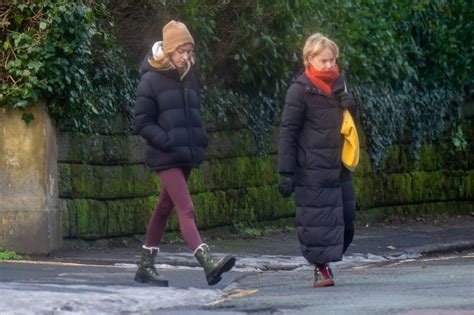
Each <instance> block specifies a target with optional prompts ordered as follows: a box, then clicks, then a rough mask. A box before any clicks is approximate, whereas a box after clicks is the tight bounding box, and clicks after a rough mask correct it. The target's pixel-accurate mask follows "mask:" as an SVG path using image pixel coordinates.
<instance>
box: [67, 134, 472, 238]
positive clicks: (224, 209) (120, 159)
mask: <svg viewBox="0 0 474 315" xmlns="http://www.w3.org/2000/svg"><path fill="white" fill-rule="evenodd" d="M277 134H278V130H277V128H275V130H274V135H273V137H272V138H271V139H268V147H269V152H270V153H269V154H267V155H258V154H257V152H256V145H255V139H254V138H253V136H252V134H251V133H250V131H248V130H244V129H235V130H218V131H215V132H211V133H210V135H209V138H210V147H209V155H208V159H207V160H206V161H205V162H204V163H203V164H202V165H201V167H200V168H199V169H194V170H193V172H192V175H191V177H190V179H189V189H190V192H191V194H192V198H193V201H194V205H195V207H196V213H195V217H196V222H197V225H198V227H199V228H201V229H206V228H211V227H217V226H224V225H235V224H244V225H245V224H252V225H254V224H256V223H259V222H265V221H272V220H277V219H280V218H288V217H293V216H294V207H295V205H294V198H282V197H281V196H280V194H279V193H278V189H277V183H278V174H277V168H276V164H277V155H276V151H275V150H276V146H275V143H276V139H277ZM473 135H474V133H473ZM62 139H63V142H66V143H69V144H68V145H69V146H68V147H67V148H66V149H63V154H62V155H61V156H62V159H63V160H62V162H61V163H60V164H59V166H60V185H59V187H60V196H61V197H62V198H66V199H63V201H62V206H61V208H62V209H63V211H64V219H63V222H64V231H65V233H64V235H65V236H66V237H80V238H101V237H112V236H120V235H131V234H143V233H144V232H145V229H146V224H147V221H148V219H149V216H150V214H151V212H152V211H153V209H154V207H155V202H156V196H157V195H158V193H159V191H160V190H161V183H160V180H159V177H158V176H156V175H155V174H154V173H152V172H151V171H150V170H149V169H148V168H147V167H146V166H145V165H143V164H141V161H142V160H143V152H144V148H143V146H144V143H143V142H142V141H141V140H140V139H138V138H137V137H136V136H128V135H123V136H119V135H115V134H106V135H99V136H97V135H95V136H92V138H77V137H76V136H74V137H72V138H71V135H67V136H65V137H63V138H62ZM64 139H66V140H64ZM362 143H363V149H362V151H361V159H360V164H359V167H358V168H357V170H356V171H355V173H354V184H355V188H356V203H357V208H358V217H359V218H363V219H364V220H367V221H374V220H377V219H380V218H384V217H386V216H388V215H407V214H415V215H416V214H426V213H456V214H457V213H466V212H470V211H472V204H473V200H474V170H473V169H472V168H469V167H468V166H469V165H472V163H471V162H468V161H466V159H468V155H467V154H468V152H471V151H473V149H472V147H471V149H470V150H468V151H462V152H458V154H457V155H455V157H453V156H452V154H451V155H448V154H447V153H446V154H445V153H444V151H443V149H442V148H441V147H439V146H427V147H425V148H423V149H422V150H421V156H420V158H419V159H418V160H414V159H413V158H411V156H410V153H409V150H408V147H407V146H404V145H394V146H392V147H391V148H390V150H389V154H388V156H387V158H386V159H385V160H384V161H383V162H382V164H381V168H380V169H378V170H375V169H374V168H373V167H372V164H371V161H370V159H369V157H368V154H367V152H366V150H365V149H364V143H365V142H363V141H362ZM472 143H474V141H472ZM121 150H122V151H127V150H128V151H134V153H133V154H131V153H127V154H124V153H123V152H121ZM440 152H443V154H441V153H440ZM79 160H81V161H82V162H81V163H77V162H78V161H79ZM168 229H170V230H178V229H179V225H178V220H177V217H176V214H174V215H173V216H172V217H171V218H170V221H169V222H168Z"/></svg>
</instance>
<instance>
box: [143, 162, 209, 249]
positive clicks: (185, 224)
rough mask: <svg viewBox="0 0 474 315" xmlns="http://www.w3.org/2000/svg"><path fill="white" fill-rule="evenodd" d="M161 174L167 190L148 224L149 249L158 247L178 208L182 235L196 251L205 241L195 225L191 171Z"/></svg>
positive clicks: (169, 170) (168, 171)
mask: <svg viewBox="0 0 474 315" xmlns="http://www.w3.org/2000/svg"><path fill="white" fill-rule="evenodd" d="M158 174H159V175H160V178H161V183H162V185H163V188H162V189H161V193H160V197H159V198H158V202H157V203H156V208H155V212H154V213H153V215H152V216H151V219H150V221H149V222H148V227H147V231H146V237H145V246H147V247H158V245H159V244H160V241H161V238H162V236H163V233H164V232H165V228H166V222H167V221H168V218H169V216H170V215H171V212H172V211H173V207H176V211H177V213H178V221H179V228H180V230H181V235H182V237H183V239H184V241H185V242H186V244H187V245H188V246H189V248H190V249H191V250H192V251H194V250H195V249H196V248H197V247H198V246H199V245H201V244H202V240H201V236H200V235H199V231H198V230H197V227H196V223H195V222H194V204H193V201H192V200H191V195H190V194H189V189H188V184H187V180H188V178H189V175H190V174H191V168H170V169H167V170H163V171H160V172H158Z"/></svg>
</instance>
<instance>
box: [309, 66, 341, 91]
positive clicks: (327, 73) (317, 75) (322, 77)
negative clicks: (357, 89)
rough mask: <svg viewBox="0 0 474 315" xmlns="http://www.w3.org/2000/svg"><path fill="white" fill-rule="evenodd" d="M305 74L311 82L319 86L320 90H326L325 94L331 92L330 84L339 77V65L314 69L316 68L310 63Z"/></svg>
mask: <svg viewBox="0 0 474 315" xmlns="http://www.w3.org/2000/svg"><path fill="white" fill-rule="evenodd" d="M305 73H306V75H307V76H308V78H309V79H310V80H311V82H313V84H314V85H316V86H317V87H319V88H320V89H321V90H323V91H324V92H326V94H331V93H332V86H333V85H334V82H336V79H337V78H338V77H339V67H338V66H337V65H336V66H335V67H334V68H333V69H331V70H322V71H319V70H316V68H315V67H314V66H313V65H312V64H310V65H309V66H308V67H307V68H306V70H305Z"/></svg>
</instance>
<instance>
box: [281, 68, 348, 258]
mask: <svg viewBox="0 0 474 315" xmlns="http://www.w3.org/2000/svg"><path fill="white" fill-rule="evenodd" d="M341 89H345V80H344V78H343V76H342V75H340V76H339V78H338V79H337V80H336V82H335V83H334V86H333V92H334V93H333V94H332V95H328V94H326V93H324V92H323V91H321V90H320V89H319V88H318V87H316V86H315V85H314V84H313V83H312V82H311V81H310V79H309V78H308V77H307V76H306V74H305V73H304V72H303V73H300V74H299V75H298V76H297V77H296V78H295V79H294V80H293V82H292V84H291V85H290V87H289V89H288V92H287V95H286V99H285V108H284V110H283V115H282V121H281V129H280V137H279V143H278V171H279V173H280V174H281V175H287V176H293V178H294V182H295V195H296V223H297V232H298V239H299V241H300V244H301V251H302V254H303V256H304V257H305V258H306V259H307V260H308V261H309V262H310V263H314V264H317V263H320V264H322V263H328V262H331V261H339V260H341V259H342V255H343V244H344V209H343V207H344V204H347V205H349V206H353V207H354V208H353V209H347V210H349V211H348V213H349V215H348V216H349V217H348V218H346V221H347V223H351V222H352V220H353V213H354V211H355V203H354V201H353V198H354V193H353V186H352V177H351V174H350V172H349V171H347V170H346V169H345V168H344V167H343V165H342V163H341V150H342V144H343V137H342V135H341V133H340V130H341V126H342V118H343V110H342V109H341V108H340V107H339V106H338V102H337V101H336V98H335V97H334V94H336V93H337V92H338V91H340V90H341ZM341 175H342V176H341ZM343 191H345V192H346V193H345V195H346V199H350V198H352V200H344V198H343V195H344V194H343ZM347 192H348V193H347ZM346 216H347V215H346ZM350 216H352V217H350ZM348 236H349V235H348ZM351 240H352V236H350V240H349V242H350V241H351ZM347 246H348V245H347Z"/></svg>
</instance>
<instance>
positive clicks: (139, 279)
mask: <svg viewBox="0 0 474 315" xmlns="http://www.w3.org/2000/svg"><path fill="white" fill-rule="evenodd" d="M134 280H135V281H136V282H140V283H149V284H153V285H155V286H157V287H167V286H168V280H158V281H156V280H150V279H148V278H146V277H144V276H140V275H135V278H134Z"/></svg>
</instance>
